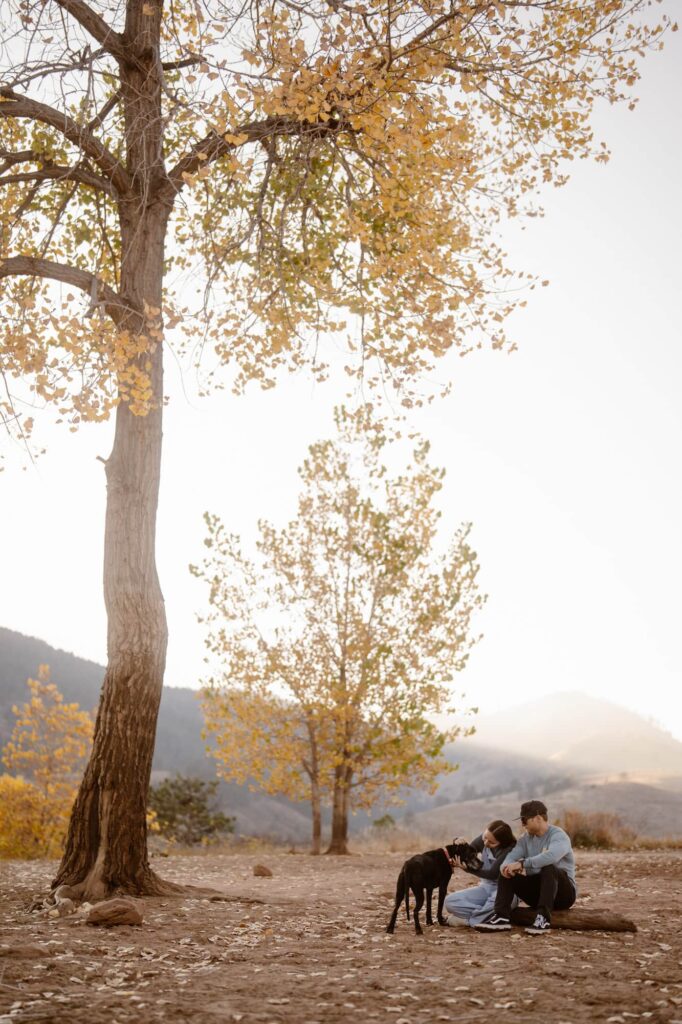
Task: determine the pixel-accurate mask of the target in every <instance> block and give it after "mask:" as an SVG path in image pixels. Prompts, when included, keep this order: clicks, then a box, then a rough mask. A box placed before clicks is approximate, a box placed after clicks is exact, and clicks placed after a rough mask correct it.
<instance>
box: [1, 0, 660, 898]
mask: <svg viewBox="0 0 682 1024" xmlns="http://www.w3.org/2000/svg"><path fill="white" fill-rule="evenodd" d="M649 4H650V0H604V2H599V3H585V2H584V0H543V2H542V3H539V2H530V0H514V2H513V3H505V2H502V0H480V2H471V0H467V2H463V3H453V0H376V2H375V3H374V4H372V5H369V6H368V5H365V4H356V3H354V2H352V0H296V2H293V0H254V2H253V3H250V4H248V5H241V4H232V3H230V2H229V0H197V3H193V4H187V3H180V2H178V0H166V2H165V3H164V2H163V0H114V2H113V3H108V4H104V2H103V0H91V2H88V0H21V2H20V0H0V22H1V23H2V25H3V26H4V27H5V29H4V31H3V42H2V44H0V45H1V51H2V52H1V56H0V63H1V67H0V197H1V198H0V225H1V227H0V288H1V290H2V295H1V301H2V305H3V321H2V324H1V325H0V340H1V342H2V344H1V345H0V371H1V372H2V375H3V384H4V386H5V388H6V389H7V390H6V391H3V393H2V396H0V409H1V411H2V414H3V416H4V421H5V424H6V426H7V427H8V429H9V430H10V431H13V432H14V433H15V434H17V435H18V436H20V437H25V436H26V435H27V434H28V433H29V432H30V429H31V426H32V415H28V416H27V415H26V413H25V405H24V404H22V403H23V402H24V400H25V399H28V400H29V405H30V409H31V410H32V409H33V408H34V407H35V406H36V405H39V404H40V403H47V404H51V405H53V406H54V407H55V408H56V409H57V410H58V412H59V416H60V418H61V419H65V420H67V422H69V424H70V426H71V427H72V428H74V429H75V428H76V426H77V424H78V423H79V422H80V421H81V420H87V419H90V420H92V419H101V418H105V417H106V416H108V415H109V414H110V413H112V412H115V417H116V429H115V436H114V444H113V449H112V452H111V454H110V456H109V458H108V459H107V460H106V462H105V471H106V480H107V512H106V525H105V553H104V596H105V604H106V609H107V615H108V664H107V671H106V676H105V681H104V687H103V692H102V699H101V701H100V705H99V712H98V719H97V723H96V727H95V738H94V745H93V751H92V756H91V759H90V762H89V764H88V767H87V769H86V772H85V775H84V779H83V783H82V787H81V790H80V793H79V796H78V799H77V801H76V804H75V807H74V812H73V815H72V819H71V825H70V831H69V837H68V841H67V847H66V851H65V856H64V859H63V861H62V864H61V866H60V869H59V872H58V875H57V879H56V880H55V881H56V882H68V883H70V884H72V885H80V886H82V891H83V893H84V894H87V895H88V896H91V897H92V896H96V895H99V894H102V893H105V892H107V891H110V890H111V889H112V888H116V887H117V888H120V889H125V890H129V891H135V892H143V891H147V892H154V891H160V890H161V889H162V888H163V886H162V885H161V883H160V882H159V881H158V879H156V877H155V876H154V874H153V872H152V871H151V869H150V866H149V861H148V857H147V851H146V826H145V807H146V797H147V789H148V784H149V777H150V772H151V761H152V751H153V744H154V733H155V726H156V719H157V714H158V707H159V701H160V695H161V687H162V681H163V672H164V665H165V656H166V644H167V626H166V617H165V610H164V602H163V597H162V593H161V589H160V586H159V581H158V577H157V571H156V563H155V523H156V509H157V503H158V490H159V476H160V459H161V433H162V411H163V397H164V396H163V357H164V350H165V345H166V341H167V338H168V337H172V330H173V329H175V330H176V332H177V342H176V343H177V345H178V347H179V348H180V349H183V347H184V350H185V351H186V352H187V353H188V354H189V356H190V357H191V358H192V359H194V358H195V357H196V356H197V354H198V353H200V352H202V351H205V350H206V349H207V347H212V348H213V350H214V352H215V355H216V357H217V358H216V359H214V360H213V367H212V368H215V366H216V364H220V363H224V364H227V365H228V366H230V367H231V368H232V370H231V381H232V383H233V385H234V386H235V387H236V388H237V389H240V388H242V387H243V386H244V385H245V384H246V382H248V381H249V380H256V381H258V382H260V384H262V385H263V386H269V385H271V384H273V383H274V380H275V377H276V375H277V372H278V370H280V369H281V368H292V367H300V366H302V365H305V364H308V365H310V366H312V367H313V368H314V370H315V371H316V372H317V373H318V374H319V375H320V376H324V375H325V373H326V372H327V367H326V365H325V359H324V354H323V349H322V348H321V345H322V342H323V340H324V339H325V338H331V339H332V341H334V340H336V342H337V345H336V347H335V348H334V349H333V350H334V351H337V349H338V341H342V342H343V341H345V342H347V343H348V344H347V347H348V349H349V357H348V369H349V371H350V372H351V373H352V374H357V375H360V374H363V375H364V376H365V377H366V378H368V379H377V380H381V381H384V382H386V381H390V382H391V384H392V385H395V387H396V388H398V389H401V390H402V394H403V396H404V400H405V401H408V402H409V401H410V400H411V398H410V391H411V389H410V386H409V385H410V381H414V380H416V379H418V378H419V377H421V376H422V375H423V372H424V371H425V370H426V369H428V367H429V366H430V365H431V364H432V363H433V361H434V360H435V359H436V358H437V357H439V356H440V355H442V354H443V353H444V352H446V351H448V350H449V349H451V348H453V346H454V347H458V348H459V349H460V350H461V351H465V350H466V349H467V348H469V347H471V346H475V345H479V344H482V343H483V342H484V341H486V340H488V341H489V342H490V343H492V345H493V346H495V347H502V346H504V345H505V344H506V342H505V338H504V334H503V327H502V324H503V321H504V318H505V316H506V315H507V313H508V312H509V311H510V309H511V308H512V304H513V303H512V300H511V299H510V298H509V295H510V294H512V292H511V291H507V290H506V289H507V285H511V284H512V281H511V280H510V277H509V271H508V270H507V269H506V268H505V266H504V265H503V261H502V255H501V253H500V252H499V250H498V248H497V247H496V245H495V244H494V242H493V240H492V238H493V230H494V227H495V223H496V220H497V219H498V217H499V216H500V214H501V213H503V212H504V211H506V212H507V213H509V214H512V215H514V214H517V213H519V212H523V211H524V210H525V209H526V208H527V206H528V205H532V203H533V193H534V191H535V190H536V189H537V187H538V186H539V184H541V183H542V182H552V181H553V182H560V181H562V180H563V179H562V169H561V168H562V162H563V161H564V160H567V159H576V158H580V157H587V156H591V155H593V156H597V157H598V158H599V157H601V156H603V151H602V149H601V148H600V147H599V146H598V145H597V144H596V143H595V142H594V140H593V137H592V132H591V130H590V114H591V111H592V108H593V105H594V103H595V101H596V100H598V99H599V98H605V99H606V100H608V101H610V102H616V101H619V100H621V99H627V98H628V96H629V94H630V92H631V88H632V86H634V85H635V83H636V81H637V78H638V69H637V62H638V58H639V56H640V55H641V54H642V53H643V52H644V50H645V49H647V48H648V47H651V46H655V45H658V42H659V40H660V36H661V33H662V31H663V29H664V28H665V26H666V24H667V23H668V19H666V18H665V17H663V18H662V19H661V18H659V19H658V20H655V19H653V18H651V19H649V20H647V8H648V7H649ZM190 286H191V289H190ZM195 288H196V289H197V290H198V293H199V298H198V299H197V304H196V306H195V305H193V298H194V296H195V294H196V293H195V291H194V289H195ZM190 290H191V294H190ZM169 330H170V331H171V335H169V334H168V332H169ZM17 382H19V383H18V384H17ZM22 388H23V390H22Z"/></svg>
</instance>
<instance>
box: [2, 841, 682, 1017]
mask: <svg viewBox="0 0 682 1024" xmlns="http://www.w3.org/2000/svg"><path fill="white" fill-rule="evenodd" d="M403 859H404V855H402V854H384V855H377V854H372V855H365V856H351V857H318V858H314V857H310V856H308V855H305V854H293V853H285V852H281V853H277V854H274V853H270V854H268V855H267V856H266V855H264V854H263V853H260V854H244V853H241V854H210V855H202V856H196V857H173V858H169V859H165V860H161V861H158V862H157V864H160V873H161V874H163V875H164V876H165V877H166V878H170V879H173V880H174V881H185V882H193V883H194V884H198V885H205V886H211V887H214V888H216V889H220V890H222V891H224V892H225V893H226V894H228V895H229V896H231V897H234V898H235V899H234V900H232V901H229V902H210V901H208V900H207V899H205V898H203V899H202V898H201V897H199V896H197V897H196V898H187V897H183V898H179V899H149V900H144V901H140V904H141V908H142V910H143V913H144V923H143V924H142V926H141V927H136V928H134V927H118V928H112V929H110V930H104V929H100V928H93V927H90V926H88V925H85V924H83V923H80V922H76V921H75V919H74V918H64V919H59V920H53V919H47V918H43V917H39V916H37V915H35V914H29V913H28V912H27V909H26V908H27V905H28V903H29V902H30V899H31V896H32V894H33V893H35V892H37V891H40V890H41V889H45V888H46V883H47V882H48V880H49V879H50V877H51V874H50V868H51V867H52V865H46V864H45V863H35V862H34V863H23V862H5V863H3V864H2V865H0V908H1V909H0V944H1V945H2V946H3V947H4V948H2V949H0V1022H1V1024H9V1022H13V1024H14V1022H17V1024H18V1022H22V1024H24V1022H29V1021H30V1022H34V1021H35V1022H38V1021H41V1022H45V1021H63V1022H68V1024H70V1022H71V1021H88V1022H92V1024H99V1022H105V1021H106V1022H107V1024H123V1022H128V1021H144V1022H145V1024H146V1022H156V1021H158V1022H163V1024H180V1022H184V1021H192V1022H196V1024H204V1022H205V1024H214V1022H216V1024H217V1022H218V1021H225V1022H231V1021H241V1022H242V1024H251V1022H253V1024H256V1022H258V1024H270V1022H272V1024H315V1022H319V1024H335V1022H340V1021H344V1022H345V1021H351V1020H353V1019H355V1020H357V1021H365V1020H367V1021H372V1022H375V1021H376V1022H377V1024H384V1022H386V1024H422V1022H423V1024H427V1022H428V1024H430V1022H436V1021H457V1022H461V1024H464V1022H474V1021H486V1022H487V1021H493V1020H494V1021H502V1022H504V1021H506V1020H508V1021H509V1022H512V1021H531V1020H533V1021H538V1020H542V1021H549V1022H551V1024H578V1022H583V1021H584V1022H587V1021H590V1022H592V1021H604V1022H610V1024H629V1022H630V1021H635V1020H640V1019H641V1020H645V1021H652V1022H659V1021H665V1022H667V1024H682V938H681V935H680V923H681V921H682V853H681V852H680V851H677V852H669V853H668V852H656V853H610V854H582V855H579V884H580V890H581V892H580V903H582V905H584V906H587V907H601V908H611V909H613V910H618V911H620V912H622V913H625V914H627V915H628V916H630V917H632V918H633V919H634V920H635V921H636V923H637V925H638V932H637V933H636V934H634V935H633V934H627V933H606V932H594V931H593V932H569V931H559V930H556V931H555V932H554V933H552V934H551V935H549V936H542V937H537V938H533V937H530V936H527V935H525V934H524V933H523V931H521V930H519V929H515V930H514V932H513V933H512V934H511V935H510V934H509V933H506V934H496V935H484V934H478V933H476V932H474V931H473V930H471V929H469V928H465V927H458V928H440V927H438V926H437V925H436V926H434V927H433V928H429V929H427V933H426V934H425V935H424V937H423V938H418V937H416V936H415V934H414V931H413V930H412V927H411V926H408V924H407V923H406V922H405V919H404V915H401V917H399V919H398V926H397V928H396V932H395V934H394V935H391V936H389V935H386V933H385V927H386V923H387V921H388V917H389V914H390V909H391V903H392V899H391V897H390V893H391V890H392V889H393V886H394V884H395V879H396V876H397V874H398V871H399V869H400V865H401V863H402V861H403ZM257 863H265V864H267V865H268V866H269V867H270V868H271V869H272V871H273V874H274V877H272V878H256V877H254V876H253V867H254V865H255V864H257ZM467 882H468V879H467V878H466V877H465V876H463V875H458V876H457V878H456V879H453V882H452V883H451V889H454V888H462V887H463V885H464V884H466V883H467Z"/></svg>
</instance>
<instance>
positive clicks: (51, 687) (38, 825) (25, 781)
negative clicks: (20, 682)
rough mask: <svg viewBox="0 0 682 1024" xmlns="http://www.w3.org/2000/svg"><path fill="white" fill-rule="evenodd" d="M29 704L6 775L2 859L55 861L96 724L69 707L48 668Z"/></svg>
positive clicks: (8, 754)
mask: <svg viewBox="0 0 682 1024" xmlns="http://www.w3.org/2000/svg"><path fill="white" fill-rule="evenodd" d="M27 685H28V688H29V692H30V698H29V700H28V701H27V702H26V703H25V704H23V705H21V706H20V707H19V706H15V707H14V708H13V709H12V710H13V712H14V714H15V716H16V722H15V725H14V729H13V730H12V736H11V738H10V740H9V742H8V743H7V744H6V745H5V747H4V748H3V752H2V761H3V764H4V765H5V768H6V769H7V770H8V771H9V772H10V773H11V775H2V776H0V786H1V787H2V788H1V789H0V794H2V796H1V797H0V802H1V805H2V806H1V807H0V823H1V830H2V839H1V840H0V856H3V857H55V856H57V855H59V853H60V852H61V849H62V844H63V841H64V837H65V835H66V829H67V826H68V822H69V815H70V813H71V807H72V805H73V801H74V799H75V796H76V792H77V788H78V782H79V778H80V772H81V771H82V768H83V765H84V763H85V759H86V758H87V756H88V753H89V751H90V746H91V743H92V732H93V722H92V717H91V716H90V714H88V712H87V711H82V710H81V709H80V708H79V706H78V704H75V703H72V704H67V703H65V702H64V700H63V697H62V695H61V693H60V692H59V690H58V688H57V687H56V685H55V684H54V683H51V682H50V672H49V668H48V666H47V665H41V666H40V669H39V672H38V679H29V680H28V681H27Z"/></svg>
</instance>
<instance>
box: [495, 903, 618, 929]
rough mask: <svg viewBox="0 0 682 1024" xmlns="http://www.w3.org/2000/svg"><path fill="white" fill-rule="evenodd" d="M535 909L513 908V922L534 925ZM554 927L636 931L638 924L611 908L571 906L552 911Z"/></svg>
mask: <svg viewBox="0 0 682 1024" xmlns="http://www.w3.org/2000/svg"><path fill="white" fill-rule="evenodd" d="M535 913H536V912H535V911H534V910H531V909H530V907H517V908H516V909H515V910H512V915H511V921H512V924H518V925H532V924H533V921H534V920H535ZM552 928H568V929H571V930H572V931H581V932H582V931H585V932H591V931H600V932H636V931H637V925H636V924H635V922H634V921H631V920H630V918H628V917H623V916H622V915H621V914H614V913H612V912H611V911H610V910H597V909H596V907H595V908H590V909H585V908H583V907H571V909H570V910H553V911H552Z"/></svg>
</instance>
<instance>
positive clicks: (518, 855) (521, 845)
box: [500, 836, 528, 868]
mask: <svg viewBox="0 0 682 1024" xmlns="http://www.w3.org/2000/svg"><path fill="white" fill-rule="evenodd" d="M527 852H528V851H527V849H526V837H525V836H521V838H520V839H517V840H516V846H513V847H512V848H511V850H510V851H509V853H508V854H507V856H506V857H505V858H504V860H503V861H502V864H501V865H500V867H503V868H504V867H506V866H507V864H514V863H515V862H516V861H517V860H523V859H524V857H525V856H526V854H527Z"/></svg>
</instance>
